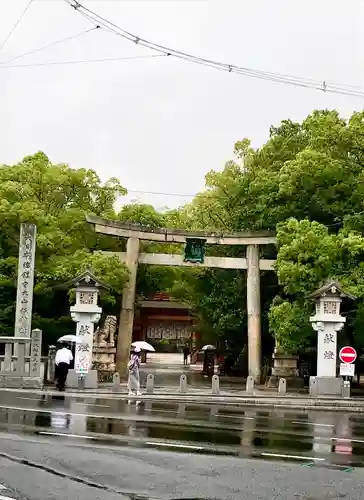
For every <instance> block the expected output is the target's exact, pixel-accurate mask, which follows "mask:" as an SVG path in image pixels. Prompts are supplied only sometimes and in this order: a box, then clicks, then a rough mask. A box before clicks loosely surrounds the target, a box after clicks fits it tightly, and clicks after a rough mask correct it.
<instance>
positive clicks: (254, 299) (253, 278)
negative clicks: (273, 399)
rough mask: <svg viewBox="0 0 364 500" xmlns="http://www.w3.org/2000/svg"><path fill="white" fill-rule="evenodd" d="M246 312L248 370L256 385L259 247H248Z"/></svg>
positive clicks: (257, 366) (259, 359)
mask: <svg viewBox="0 0 364 500" xmlns="http://www.w3.org/2000/svg"><path fill="white" fill-rule="evenodd" d="M246 260H247V268H248V271H247V312H248V369H249V375H251V376H252V377H254V381H255V382H256V383H259V382H260V365H261V327H260V323H261V320H260V270H259V246H258V245H248V246H247V250H246Z"/></svg>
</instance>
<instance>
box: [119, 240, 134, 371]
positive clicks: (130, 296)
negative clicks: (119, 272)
mask: <svg viewBox="0 0 364 500" xmlns="http://www.w3.org/2000/svg"><path fill="white" fill-rule="evenodd" d="M138 258H139V239H138V238H128V241H127V245H126V261H125V263H126V265H127V267H128V269H129V281H128V283H127V284H126V286H125V288H124V290H123V299H122V304H121V311H120V321H119V332H118V343H117V348H116V371H117V372H118V373H119V374H120V377H125V375H126V372H127V365H128V360H129V353H130V345H131V342H132V335H133V322H134V301H135V285H136V277H137V271H138Z"/></svg>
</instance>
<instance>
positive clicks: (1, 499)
mask: <svg viewBox="0 0 364 500" xmlns="http://www.w3.org/2000/svg"><path fill="white" fill-rule="evenodd" d="M0 500H14V498H10V497H3V496H2V495H0Z"/></svg>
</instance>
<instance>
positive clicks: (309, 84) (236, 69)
mask: <svg viewBox="0 0 364 500" xmlns="http://www.w3.org/2000/svg"><path fill="white" fill-rule="evenodd" d="M64 1H65V2H66V3H67V4H68V5H69V6H70V7H72V8H73V9H74V10H76V11H77V12H78V13H79V14H81V15H82V16H83V17H85V18H86V19H88V20H89V21H91V22H93V23H95V24H97V25H99V26H100V27H102V28H104V29H105V30H107V31H109V32H111V33H114V34H116V35H118V36H120V37H122V38H124V39H125V40H128V41H129V42H133V43H134V44H136V45H140V46H143V47H146V48H149V49H151V50H154V51H156V52H159V53H162V54H166V55H169V56H173V57H176V58H178V59H183V60H185V61H189V62H193V63H195V64H200V65H203V66H207V67H211V68H214V69H218V70H220V71H226V72H229V73H237V74H240V75H244V76H248V77H251V78H258V79H260V80H266V81H270V82H276V83H282V84H286V85H293V86H296V87H304V88H310V89H314V90H321V91H323V92H330V93H335V94H341V95H347V96H352V97H361V98H364V89H361V88H360V87H354V86H349V85H343V84H333V83H328V82H326V81H320V80H314V79H312V78H301V77H296V76H291V75H284V74H279V73H272V72H268V71H262V70H254V69H251V68H246V67H241V66H236V65H233V64H227V63H222V62H218V61H214V60H211V59H206V58H202V57H198V56H194V55H192V54H189V53H186V52H182V51H179V50H176V49H172V48H169V47H166V46H164V45H160V44H156V43H154V42H150V41H148V40H146V39H144V38H141V37H139V36H138V35H135V34H133V33H130V32H129V31H126V30H124V29H123V28H121V27H120V26H118V25H116V24H114V23H113V22H111V21H109V20H108V19H106V18H104V17H102V16H100V15H99V14H97V13H96V12H94V11H92V10H91V9H88V8H87V7H84V6H83V5H82V4H80V3H79V2H78V1H77V0H64Z"/></svg>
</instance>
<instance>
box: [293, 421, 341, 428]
mask: <svg viewBox="0 0 364 500" xmlns="http://www.w3.org/2000/svg"><path fill="white" fill-rule="evenodd" d="M292 424H303V425H316V426H317V427H335V425H334V424H316V423H315V422H304V421H303V420H294V421H293V422H292Z"/></svg>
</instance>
